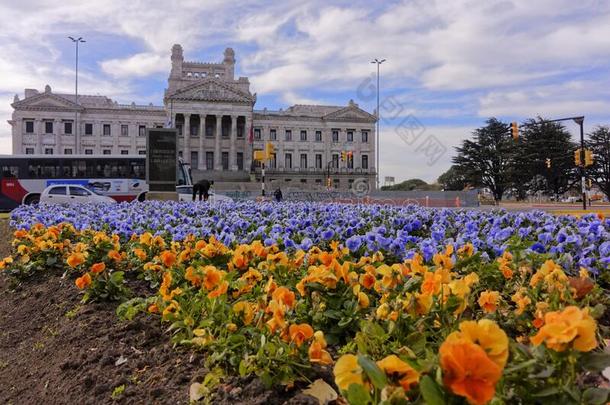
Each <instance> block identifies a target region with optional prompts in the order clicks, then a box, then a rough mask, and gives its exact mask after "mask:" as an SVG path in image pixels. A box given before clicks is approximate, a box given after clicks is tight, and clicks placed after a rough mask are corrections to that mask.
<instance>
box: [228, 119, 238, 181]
mask: <svg viewBox="0 0 610 405" xmlns="http://www.w3.org/2000/svg"><path fill="white" fill-rule="evenodd" d="M229 135H230V138H229V170H231V171H232V172H235V171H237V156H236V155H235V143H236V142H237V115H231V133H230V134H229Z"/></svg>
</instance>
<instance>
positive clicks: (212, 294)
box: [208, 281, 229, 298]
mask: <svg viewBox="0 0 610 405" xmlns="http://www.w3.org/2000/svg"><path fill="white" fill-rule="evenodd" d="M228 289H229V283H227V282H226V281H223V282H222V283H220V285H219V286H218V287H216V289H215V290H213V291H210V293H209V294H208V298H217V297H220V296H221V295H223V294H225V293H226V292H227V290H228Z"/></svg>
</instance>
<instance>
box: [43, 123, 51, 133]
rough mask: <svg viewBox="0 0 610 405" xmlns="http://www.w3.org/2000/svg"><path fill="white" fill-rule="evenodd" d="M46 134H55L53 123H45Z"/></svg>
mask: <svg viewBox="0 0 610 405" xmlns="http://www.w3.org/2000/svg"><path fill="white" fill-rule="evenodd" d="M44 133H45V134H52V133H53V121H45V122H44Z"/></svg>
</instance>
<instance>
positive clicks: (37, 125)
mask: <svg viewBox="0 0 610 405" xmlns="http://www.w3.org/2000/svg"><path fill="white" fill-rule="evenodd" d="M43 131H44V128H43V122H42V120H41V119H37V120H35V121H34V135H35V136H36V154H38V155H41V154H42V136H43V135H42V134H43Z"/></svg>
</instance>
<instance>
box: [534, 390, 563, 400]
mask: <svg viewBox="0 0 610 405" xmlns="http://www.w3.org/2000/svg"><path fill="white" fill-rule="evenodd" d="M560 392H561V391H559V388H557V387H547V388H544V389H542V390H540V391H538V392H536V393H534V394H532V396H533V397H536V398H541V397H550V396H551V395H557V394H559V393H560Z"/></svg>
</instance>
